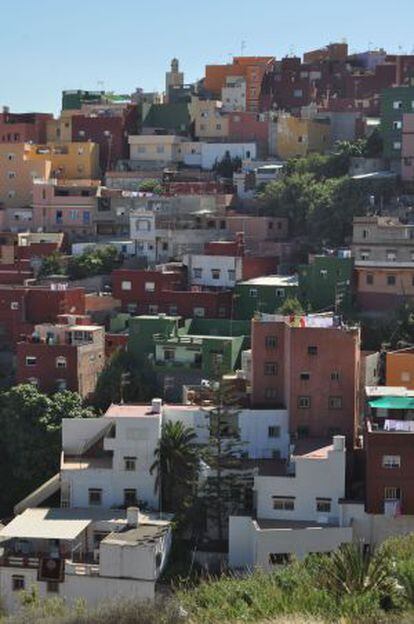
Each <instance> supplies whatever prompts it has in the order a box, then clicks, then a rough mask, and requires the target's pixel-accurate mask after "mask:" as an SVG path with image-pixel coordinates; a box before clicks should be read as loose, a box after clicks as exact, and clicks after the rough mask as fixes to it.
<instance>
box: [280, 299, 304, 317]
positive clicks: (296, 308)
mask: <svg viewBox="0 0 414 624" xmlns="http://www.w3.org/2000/svg"><path fill="white" fill-rule="evenodd" d="M278 312H279V314H283V315H285V316H289V315H290V314H297V315H300V314H304V313H305V311H304V309H303V306H302V304H301V302H300V301H299V299H298V298H297V297H289V298H288V299H285V301H284V302H283V303H282V305H281V306H280V308H279V310H278Z"/></svg>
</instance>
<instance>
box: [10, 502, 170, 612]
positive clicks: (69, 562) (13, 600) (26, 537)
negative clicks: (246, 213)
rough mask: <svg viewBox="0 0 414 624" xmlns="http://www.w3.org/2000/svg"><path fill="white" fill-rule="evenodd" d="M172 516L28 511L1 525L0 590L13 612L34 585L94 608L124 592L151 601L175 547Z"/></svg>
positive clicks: (131, 511)
mask: <svg viewBox="0 0 414 624" xmlns="http://www.w3.org/2000/svg"><path fill="white" fill-rule="evenodd" d="M170 524H171V523H170V521H169V520H168V519H165V520H162V519H159V518H158V517H155V516H151V515H146V514H142V513H141V512H140V511H139V510H138V508H133V507H131V508H129V509H127V510H126V511H125V510H119V509H106V510H103V509H97V508H93V507H90V508H87V509H79V508H78V509H51V508H35V509H26V510H25V511H24V512H23V513H22V514H20V515H18V516H16V517H15V518H14V520H12V521H11V522H10V523H9V524H8V525H6V527H4V528H3V529H2V530H1V531H0V540H1V547H0V552H1V558H0V593H1V596H2V601H3V602H4V606H5V607H6V609H7V610H8V611H9V612H13V611H16V610H17V609H19V607H20V606H21V602H20V591H21V590H24V589H30V588H32V587H36V589H37V590H38V592H39V595H40V596H41V597H42V598H52V597H55V596H59V597H60V598H63V599H65V600H67V601H68V602H69V603H72V604H73V603H74V602H75V601H76V600H79V599H80V598H82V599H85V600H86V602H87V603H88V606H94V605H98V604H99V603H102V602H103V601H105V600H108V599H111V600H116V599H117V598H120V597H123V598H125V599H131V598H132V597H136V598H138V599H141V600H145V599H153V598H154V595H155V582H156V580H157V579H158V577H159V575H160V574H161V572H162V570H163V568H164V565H165V563H166V561H167V557H168V553H169V549H170V545H171V529H170Z"/></svg>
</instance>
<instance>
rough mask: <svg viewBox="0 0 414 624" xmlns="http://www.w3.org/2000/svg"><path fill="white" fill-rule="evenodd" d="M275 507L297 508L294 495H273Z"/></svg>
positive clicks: (283, 508) (281, 508)
mask: <svg viewBox="0 0 414 624" xmlns="http://www.w3.org/2000/svg"><path fill="white" fill-rule="evenodd" d="M273 509H278V510H280V511H293V510H294V509H295V498H294V496H273Z"/></svg>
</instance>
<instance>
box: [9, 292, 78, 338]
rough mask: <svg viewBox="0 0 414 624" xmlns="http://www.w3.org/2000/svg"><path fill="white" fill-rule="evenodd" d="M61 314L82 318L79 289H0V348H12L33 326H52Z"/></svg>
mask: <svg viewBox="0 0 414 624" xmlns="http://www.w3.org/2000/svg"><path fill="white" fill-rule="evenodd" d="M61 314H81V315H82V314H85V291H84V289H83V288H67V289H59V290H57V289H54V288H52V287H46V286H20V285H13V286H11V285H2V286H0V346H6V345H9V346H11V347H12V348H14V346H15V344H16V342H17V341H18V339H19V338H20V337H21V336H22V335H26V334H30V333H31V332H32V331H33V327H34V325H35V324H37V323H46V322H49V323H53V322H55V321H56V320H57V318H58V316H59V315H61Z"/></svg>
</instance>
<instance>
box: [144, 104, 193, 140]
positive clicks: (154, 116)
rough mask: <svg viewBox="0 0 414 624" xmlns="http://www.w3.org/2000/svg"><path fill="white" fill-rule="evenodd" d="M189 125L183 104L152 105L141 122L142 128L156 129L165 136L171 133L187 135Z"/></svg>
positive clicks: (187, 110) (186, 108) (188, 114)
mask: <svg viewBox="0 0 414 624" xmlns="http://www.w3.org/2000/svg"><path fill="white" fill-rule="evenodd" d="M190 125H191V118H190V112H189V108H188V104H187V103H185V102H177V103H174V104H152V106H151V108H150V109H149V111H148V114H147V115H146V117H145V118H144V120H143V122H142V127H143V128H156V129H157V130H162V131H163V132H164V133H165V134H171V132H173V133H174V134H177V135H186V134H188V132H189V130H190Z"/></svg>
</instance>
